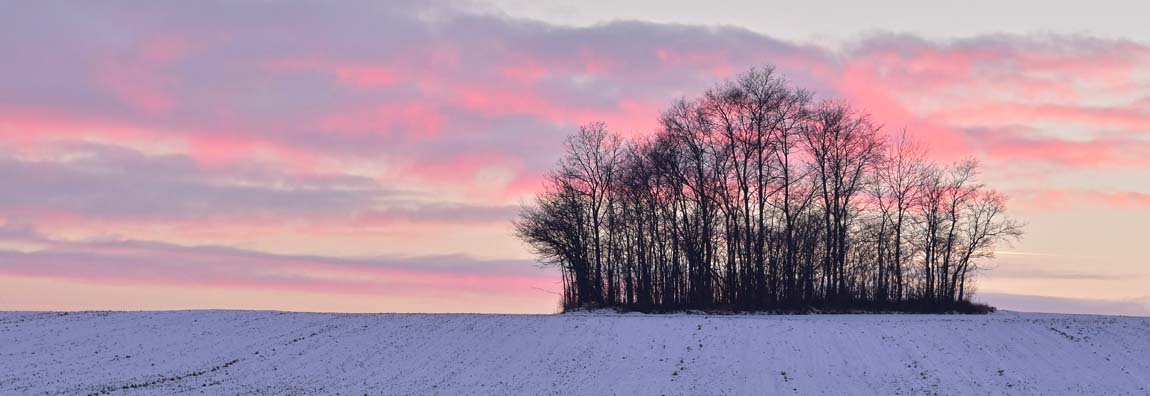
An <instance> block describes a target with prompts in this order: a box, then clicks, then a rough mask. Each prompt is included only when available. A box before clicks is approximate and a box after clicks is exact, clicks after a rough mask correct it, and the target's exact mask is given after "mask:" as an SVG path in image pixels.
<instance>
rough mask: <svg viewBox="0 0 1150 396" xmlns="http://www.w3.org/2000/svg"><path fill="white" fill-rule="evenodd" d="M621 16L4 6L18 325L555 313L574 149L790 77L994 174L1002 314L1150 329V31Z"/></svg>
mask: <svg viewBox="0 0 1150 396" xmlns="http://www.w3.org/2000/svg"><path fill="white" fill-rule="evenodd" d="M615 3H617V2H611V1H563V2H551V3H548V4H540V2H532V1H510V0H509V1H493V2H487V1H480V2H419V1H413V2H406V1H350V2H319V1H287V2H266V1H248V2H243V1H235V2H233V1H207V2H191V1H188V2H146V1H106V2H63V1H43V2H39V1H37V2H32V1H25V2H19V1H0V53H2V54H4V55H3V57H2V58H0V310H77V309H130V310H134V309H185V308H240V309H278V310H305V311H354V312H512V313H522V312H536V313H549V312H554V311H556V310H557V309H558V297H557V295H556V293H558V292H559V291H560V283H559V282H560V279H559V275H558V272H557V271H553V270H549V269H541V268H539V267H538V266H537V265H535V264H534V261H533V260H532V257H531V255H530V254H529V253H528V251H527V249H526V248H525V247H524V246H523V245H522V244H521V243H520V242H519V241H517V240H516V239H515V238H514V237H513V235H512V234H511V226H510V220H511V219H513V218H514V216H515V214H516V212H517V210H518V208H519V207H520V205H521V204H522V203H525V202H528V201H529V199H530V197H531V196H532V194H533V193H534V192H535V191H536V190H538V189H539V187H540V183H541V177H542V175H543V174H544V173H545V172H546V171H547V170H548V169H549V168H551V167H552V166H553V165H554V163H555V161H556V160H557V159H558V156H559V152H560V150H561V145H560V144H561V142H562V140H563V138H564V137H565V136H566V135H568V134H570V133H572V132H573V131H575V130H576V129H577V128H578V126H579V125H580V124H583V123H587V122H591V121H604V122H606V123H607V126H608V127H609V128H610V129H612V130H616V131H618V132H620V133H623V134H625V135H642V134H647V133H650V132H652V131H653V130H654V129H655V128H657V117H658V115H659V112H660V110H661V109H663V108H665V107H667V106H668V105H669V104H670V103H671V102H672V101H674V100H675V99H677V98H680V97H684V96H687V97H691V96H697V95H699V94H700V93H701V92H702V91H703V90H705V89H706V88H708V87H710V86H712V85H714V84H715V83H717V82H719V81H722V80H723V79H724V78H727V77H731V76H733V75H734V74H737V73H739V72H741V71H744V70H747V69H749V68H750V67H753V66H764V65H774V66H776V67H777V69H778V71H780V72H781V73H782V74H783V75H785V76H786V77H787V78H788V80H790V81H791V82H792V83H793V84H794V85H796V86H799V87H804V88H809V89H811V90H814V91H815V92H816V93H817V94H818V97H819V98H822V99H829V98H834V99H843V100H846V101H849V102H851V103H853V104H855V105H857V106H858V107H861V108H864V109H866V110H867V111H869V112H870V114H871V115H872V117H873V118H874V119H875V120H877V121H878V122H879V123H881V124H883V125H884V126H885V130H886V131H887V132H891V133H897V132H898V131H901V130H902V129H904V128H905V129H906V130H907V132H908V133H909V134H911V135H913V136H915V137H917V138H918V139H920V140H921V141H923V142H926V144H927V145H928V146H929V147H930V150H931V155H932V157H933V158H936V159H938V160H940V161H947V162H949V161H955V160H959V159H961V158H963V157H966V156H974V157H976V158H978V159H979V160H980V161H981V162H982V166H983V167H982V169H983V174H982V179H983V181H985V182H986V183H988V184H990V185H992V186H994V187H996V188H998V189H999V190H1001V191H1003V192H1004V193H1006V194H1007V195H1008V196H1009V197H1010V202H1009V208H1010V212H1011V213H1012V214H1013V216H1015V217H1017V218H1020V219H1022V220H1023V221H1025V222H1026V223H1027V226H1026V228H1025V230H1026V236H1025V239H1023V240H1022V241H1021V242H1020V243H1016V244H1014V245H1013V246H1003V247H1001V248H1000V250H999V251H998V258H997V259H996V260H994V261H993V262H990V263H986V266H987V267H990V268H993V269H992V270H990V271H987V272H986V273H984V274H983V275H982V276H981V278H980V280H979V286H978V292H979V295H978V297H977V299H979V300H982V301H986V302H989V303H991V304H995V305H998V306H999V307H1000V308H1005V309H1020V310H1042V311H1054V312H1096V313H1120V314H1136V315H1150V250H1148V249H1147V247H1146V245H1147V243H1150V233H1148V232H1147V231H1146V230H1147V225H1148V224H1150V27H1148V26H1150V25H1148V24H1147V23H1146V22H1145V16H1146V15H1147V14H1150V10H1147V9H1132V8H1131V6H1130V5H1128V4H1127V5H1123V3H1130V2H1129V1H1124V2H1108V1H1091V2H1085V3H1081V4H1078V5H1063V6H1059V5H1052V4H1048V3H1046V2H1025V1H1024V2H1010V4H1006V5H1002V4H999V3H1002V2H990V1H974V2H971V3H961V2H954V3H953V4H952V5H948V6H944V7H938V6H934V5H930V6H927V5H924V4H925V2H911V1H893V2H855V3H857V4H855V5H840V4H837V2H829V1H792V2H760V1H734V2H729V3H727V2H704V3H699V2H681V4H675V3H673V2H672V3H667V2H664V1H637V2H628V3H626V4H623V5H617V4H615ZM852 7H854V8H852ZM860 7H866V8H860ZM1135 7H1136V6H1135ZM1143 7H1146V6H1143Z"/></svg>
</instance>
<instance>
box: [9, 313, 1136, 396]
mask: <svg viewBox="0 0 1150 396" xmlns="http://www.w3.org/2000/svg"><path fill="white" fill-rule="evenodd" d="M0 394H3V395H98V394H111V395H179V394H194V395H365V394H366V395H413V394H414V395H537V394H572V395H610V394H617V395H794V394H799V395H1087V394H1088V395H1150V318H1140V317H1117V316H1089V315H1055V314H1023V313H1010V312H1000V313H996V314H991V315H973V316H959V315H798V316H771V315H729V316H713V315H712V316H708V315H686V314H682V315H643V314H567V315H470V314H324V313H284V312H265V311H169V312H79V313H55V312H53V313H45V312H5V313H0Z"/></svg>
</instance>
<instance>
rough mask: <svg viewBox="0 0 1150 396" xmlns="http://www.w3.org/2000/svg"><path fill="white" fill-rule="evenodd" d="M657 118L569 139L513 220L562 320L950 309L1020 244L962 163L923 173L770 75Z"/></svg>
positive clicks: (906, 143)
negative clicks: (630, 314)
mask: <svg viewBox="0 0 1150 396" xmlns="http://www.w3.org/2000/svg"><path fill="white" fill-rule="evenodd" d="M660 121H661V123H660V124H661V128H660V129H659V130H658V131H657V132H656V133H654V134H653V135H650V136H644V137H641V138H636V139H631V140H625V139H624V138H623V137H621V136H620V135H618V134H615V133H612V132H609V131H608V130H607V128H606V126H605V125H604V124H602V123H594V124H590V125H586V126H583V127H582V128H581V129H580V130H579V131H578V133H576V134H575V135H573V136H571V137H569V138H568V140H567V141H566V143H565V154H564V156H563V158H562V159H561V160H560V161H559V163H558V167H557V169H556V170H554V171H553V172H551V173H550V174H549V175H548V177H547V182H546V186H545V188H544V191H542V192H541V193H539V195H538V196H537V198H536V200H535V202H534V203H533V204H531V205H526V206H525V207H524V208H523V210H522V213H521V214H520V217H519V218H518V219H517V220H516V222H515V228H516V233H517V235H518V236H519V237H520V238H521V239H522V240H523V241H525V242H526V243H527V245H529V246H530V248H531V249H532V250H533V251H534V253H536V254H537V256H538V257H539V259H540V260H541V262H543V263H545V264H547V265H554V266H557V267H558V268H560V269H561V272H562V277H563V293H562V296H563V297H562V305H563V307H564V309H566V310H571V309H580V308H587V307H630V308H635V309H642V310H671V309H714V308H725V309H732V310H805V309H812V308H813V309H839V310H849V309H883V310H931V309H939V310H944V309H951V308H952V307H955V306H959V305H962V304H966V305H969V299H970V296H971V293H972V289H973V278H974V276H975V274H976V273H977V272H978V270H979V263H981V262H983V261H984V260H985V259H987V258H990V257H992V255H993V251H994V247H995V245H996V244H998V243H1000V242H1002V241H1005V240H1010V239H1014V238H1018V237H1020V236H1021V225H1020V223H1018V222H1017V221H1015V220H1012V219H1010V218H1008V217H1006V216H1005V213H1004V210H1005V198H1004V196H1003V195H1001V194H999V193H997V192H995V191H994V190H991V189H989V188H987V187H986V186H984V185H983V184H980V183H979V182H978V181H977V180H976V179H977V164H976V162H975V161H974V160H965V161H960V162H958V163H955V164H947V165H943V164H939V163H936V162H933V161H930V160H929V159H928V158H927V157H926V154H925V150H923V149H922V148H921V147H920V146H919V145H917V144H916V143H915V142H914V141H912V140H911V139H910V138H909V137H908V136H907V135H906V134H905V133H902V134H898V135H897V136H891V137H888V136H887V135H886V134H884V133H883V132H882V131H881V128H880V127H879V126H878V125H876V124H875V123H874V122H873V121H872V120H871V119H870V118H869V116H868V115H867V114H865V113H862V112H860V111H859V110H856V109H855V108H853V107H851V106H850V105H848V104H845V103H842V102H837V101H815V100H814V99H813V95H812V93H811V92H809V91H806V90H803V89H797V88H794V87H792V86H791V85H790V84H788V83H787V82H786V80H784V79H783V78H781V77H780V76H779V75H778V74H777V73H775V72H774V70H773V69H772V68H766V69H754V70H751V71H749V72H746V73H743V74H741V75H739V76H738V77H736V78H735V79H733V80H730V81H726V82H724V83H721V84H719V85H717V86H715V87H714V88H712V89H710V90H709V91H707V92H706V93H705V94H704V95H702V96H701V97H699V98H696V99H693V100H686V99H684V100H680V101H678V102H677V103H675V104H674V105H672V106H671V107H670V108H669V109H667V110H666V111H665V112H664V113H663V114H662V116H661V119H660Z"/></svg>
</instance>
